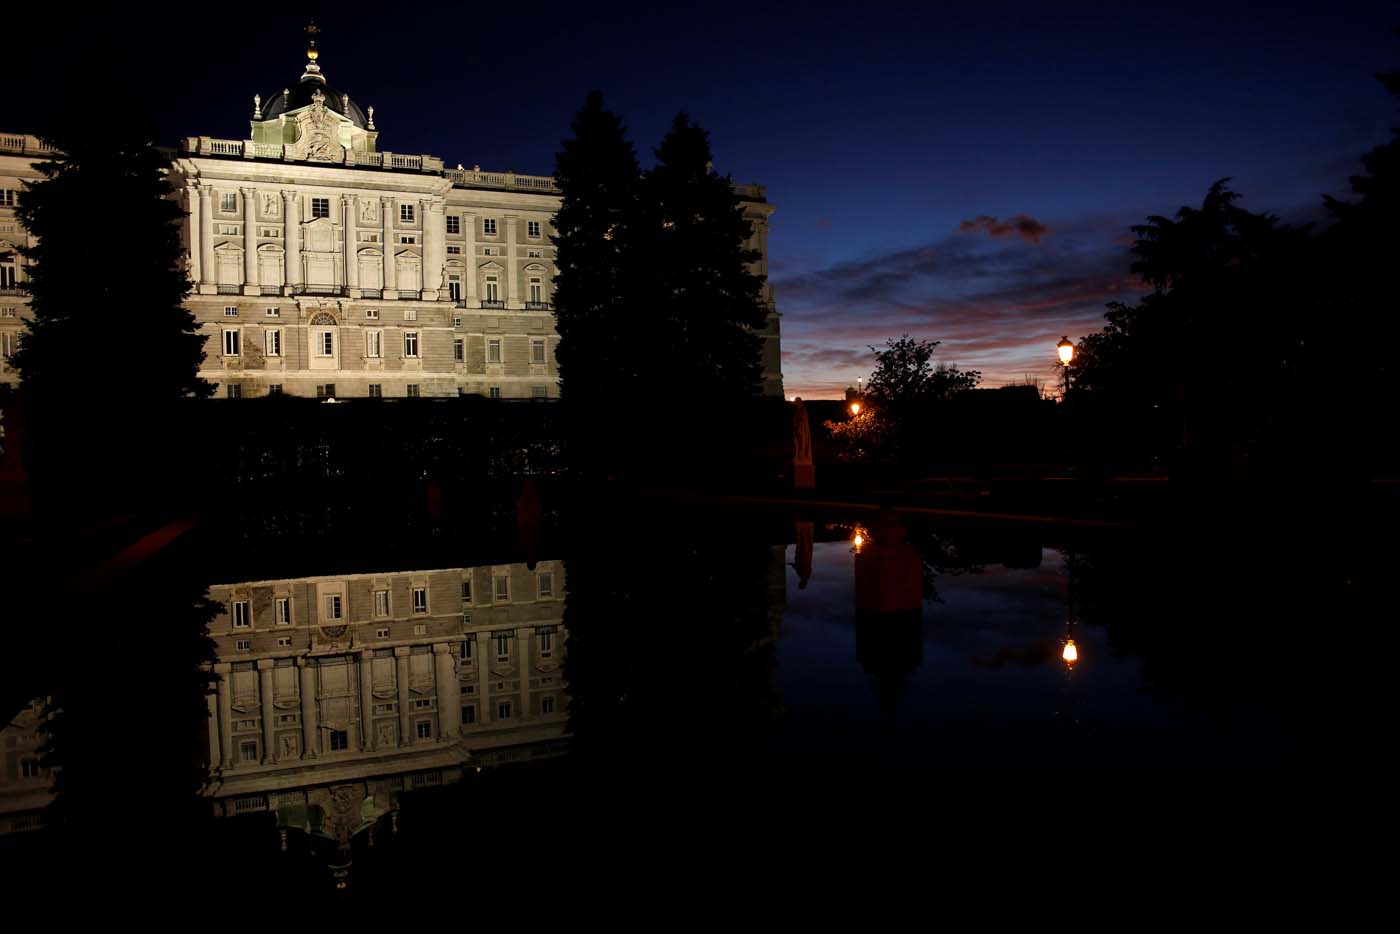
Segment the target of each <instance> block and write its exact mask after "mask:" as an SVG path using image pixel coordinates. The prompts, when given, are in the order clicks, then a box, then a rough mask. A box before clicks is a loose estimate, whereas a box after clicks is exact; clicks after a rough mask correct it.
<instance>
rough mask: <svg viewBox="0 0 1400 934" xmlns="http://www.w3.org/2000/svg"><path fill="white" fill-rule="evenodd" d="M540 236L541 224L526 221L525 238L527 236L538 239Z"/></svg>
mask: <svg viewBox="0 0 1400 934" xmlns="http://www.w3.org/2000/svg"><path fill="white" fill-rule="evenodd" d="M539 235H540V222H539V221H526V222H525V236H527V237H538V236H539Z"/></svg>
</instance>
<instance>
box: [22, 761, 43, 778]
mask: <svg viewBox="0 0 1400 934" xmlns="http://www.w3.org/2000/svg"><path fill="white" fill-rule="evenodd" d="M19 774H20V775H21V776H22V777H24V778H38V777H39V760H38V759H21V760H20V761H19Z"/></svg>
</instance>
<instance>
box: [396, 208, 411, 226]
mask: <svg viewBox="0 0 1400 934" xmlns="http://www.w3.org/2000/svg"><path fill="white" fill-rule="evenodd" d="M399 220H400V221H402V222H403V223H405V224H411V223H413V205H411V204H401V205H399Z"/></svg>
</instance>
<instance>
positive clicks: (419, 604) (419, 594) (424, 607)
mask: <svg viewBox="0 0 1400 934" xmlns="http://www.w3.org/2000/svg"><path fill="white" fill-rule="evenodd" d="M413 612H415V613H426V612H428V588H426V587H414V588H413Z"/></svg>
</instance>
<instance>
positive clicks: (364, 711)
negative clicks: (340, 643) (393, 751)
mask: <svg viewBox="0 0 1400 934" xmlns="http://www.w3.org/2000/svg"><path fill="white" fill-rule="evenodd" d="M373 657H374V656H373V654H372V651H371V650H370V649H365V650H364V651H362V652H361V653H360V657H359V665H360V748H361V749H362V750H364V751H365V752H373V751H374V663H373V661H372V659H373Z"/></svg>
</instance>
